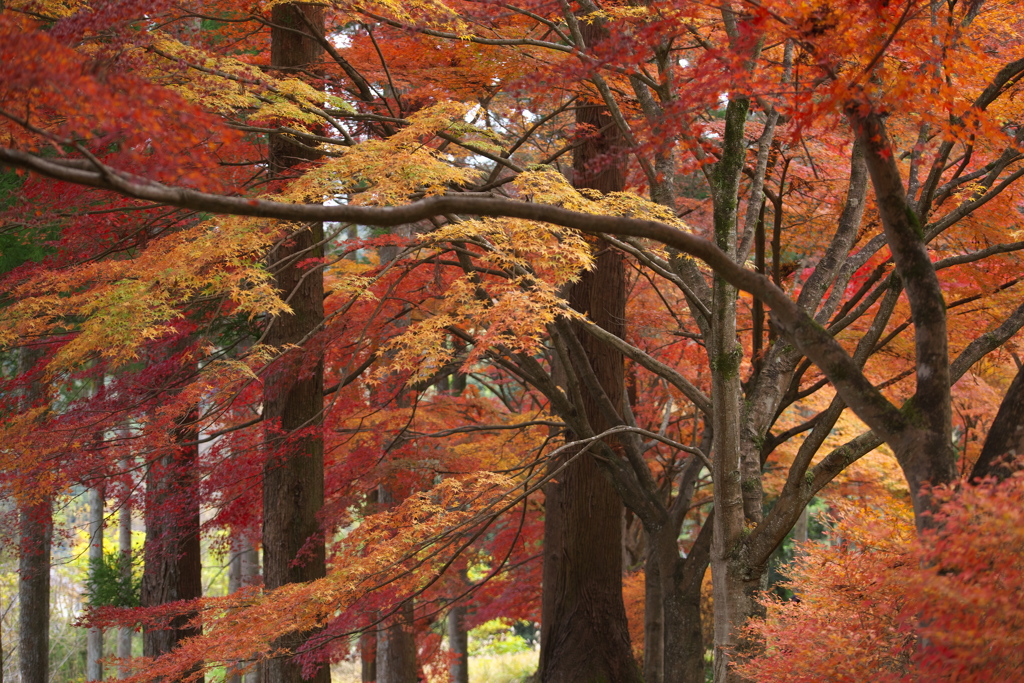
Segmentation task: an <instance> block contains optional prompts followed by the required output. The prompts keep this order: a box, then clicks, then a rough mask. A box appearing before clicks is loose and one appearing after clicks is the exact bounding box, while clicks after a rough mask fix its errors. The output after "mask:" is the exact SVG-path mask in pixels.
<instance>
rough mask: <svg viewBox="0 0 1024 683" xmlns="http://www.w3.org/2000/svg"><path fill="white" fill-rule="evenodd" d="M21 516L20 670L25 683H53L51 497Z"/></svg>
mask: <svg viewBox="0 0 1024 683" xmlns="http://www.w3.org/2000/svg"><path fill="white" fill-rule="evenodd" d="M101 514H102V513H101ZM20 517H21V519H20V522H21V523H20V531H21V544H20V546H21V547H20V555H19V557H18V602H19V606H20V611H19V614H18V655H19V656H18V661H19V670H20V672H21V680H22V682H23V683H49V680H50V671H49V655H50V544H51V541H52V539H53V511H52V507H51V504H50V499H49V497H47V498H45V499H44V500H42V501H40V502H38V503H34V504H31V505H28V506H26V507H23V508H22V510H21V513H20ZM90 556H91V553H90Z"/></svg>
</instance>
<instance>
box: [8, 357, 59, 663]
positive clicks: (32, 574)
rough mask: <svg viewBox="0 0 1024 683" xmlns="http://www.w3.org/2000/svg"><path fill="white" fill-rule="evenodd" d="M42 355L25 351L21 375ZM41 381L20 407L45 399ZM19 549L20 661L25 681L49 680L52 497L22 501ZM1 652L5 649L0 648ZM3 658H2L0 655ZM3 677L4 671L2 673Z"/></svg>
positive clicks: (32, 386)
mask: <svg viewBox="0 0 1024 683" xmlns="http://www.w3.org/2000/svg"><path fill="white" fill-rule="evenodd" d="M39 357H40V354H37V353H33V352H32V351H30V350H28V349H25V350H23V351H22V358H21V361H22V363H21V365H22V374H23V375H26V374H28V373H29V372H31V371H32V368H33V366H34V365H35V364H36V362H37V361H38V360H39ZM42 393H43V392H42V389H41V386H40V384H39V380H38V379H35V380H33V381H32V383H31V384H29V385H28V387H26V390H25V394H24V396H23V399H22V400H21V406H20V407H21V410H24V411H27V410H29V409H30V408H32V407H33V405H34V404H35V403H36V401H38V400H39V399H40V398H42ZM19 517H20V519H19V525H18V526H19V532H20V542H19V548H18V551H19V553H18V603H19V605H20V611H19V613H18V655H19V656H18V661H19V671H20V673H21V680H22V681H23V682H24V683H49V680H50V667H49V661H50V656H49V655H50V547H51V545H50V544H51V541H52V539H53V507H52V499H51V498H50V496H49V495H48V494H44V496H43V498H42V500H38V501H33V502H29V503H26V504H23V505H22V507H21V510H20V511H19ZM0 655H2V651H0ZM0 659H2V657H0ZM0 676H2V673H0Z"/></svg>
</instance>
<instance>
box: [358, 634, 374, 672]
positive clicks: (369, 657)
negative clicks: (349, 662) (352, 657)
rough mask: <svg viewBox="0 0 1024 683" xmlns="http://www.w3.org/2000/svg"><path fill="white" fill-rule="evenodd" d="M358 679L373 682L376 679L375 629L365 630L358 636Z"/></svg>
mask: <svg viewBox="0 0 1024 683" xmlns="http://www.w3.org/2000/svg"><path fill="white" fill-rule="evenodd" d="M359 663H360V674H361V675H360V680H362V683H374V681H376V680H377V631H376V629H374V630H370V631H366V632H365V633H363V634H362V635H361V636H359Z"/></svg>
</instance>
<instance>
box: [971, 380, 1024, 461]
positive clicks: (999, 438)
mask: <svg viewBox="0 0 1024 683" xmlns="http://www.w3.org/2000/svg"><path fill="white" fill-rule="evenodd" d="M1021 456H1024V369H1022V370H1019V371H1018V372H1017V376H1016V377H1014V379H1013V383H1011V384H1010V388H1009V389H1007V390H1006V396H1004V397H1003V402H1002V403H1000V404H999V412H998V413H996V419H995V420H993V421H992V426H991V427H990V428H989V431H988V436H987V437H985V445H984V446H983V447H982V449H981V455H979V456H978V462H976V463H974V468H973V469H972V470H971V480H974V479H982V478H984V477H995V478H996V479H997V480H999V481H1002V480H1003V479H1006V478H1007V477H1009V476H1010V475H1012V474H1013V473H1014V472H1016V471H1017V470H1018V469H1020V467H1019V465H1018V464H1017V463H1018V460H1017V459H1018V458H1020V457H1021Z"/></svg>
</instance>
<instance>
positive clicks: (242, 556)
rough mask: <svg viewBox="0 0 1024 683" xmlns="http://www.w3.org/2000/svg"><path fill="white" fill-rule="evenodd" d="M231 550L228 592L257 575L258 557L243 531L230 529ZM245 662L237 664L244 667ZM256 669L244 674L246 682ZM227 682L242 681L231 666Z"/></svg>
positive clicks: (237, 589)
mask: <svg viewBox="0 0 1024 683" xmlns="http://www.w3.org/2000/svg"><path fill="white" fill-rule="evenodd" d="M231 534H232V537H231V551H230V553H229V554H228V593H235V592H237V591H239V590H241V589H242V588H243V587H245V586H250V585H252V584H253V582H254V579H255V578H256V577H257V576H258V575H259V558H258V557H257V553H256V550H255V549H254V548H253V547H252V542H251V541H250V540H249V537H248V535H247V534H246V533H244V532H239V531H237V530H234V529H233V530H232V532H231ZM245 664H246V663H245V662H240V663H239V666H240V667H244V666H245ZM257 672H258V669H256V670H254V671H252V672H249V673H248V674H246V676H245V681H246V683H253V681H252V677H254V676H256V675H257ZM225 680H226V681H227V683H242V680H243V678H242V676H241V675H240V674H238V673H237V669H235V668H231V669H229V671H228V675H227V677H226V679H225Z"/></svg>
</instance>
